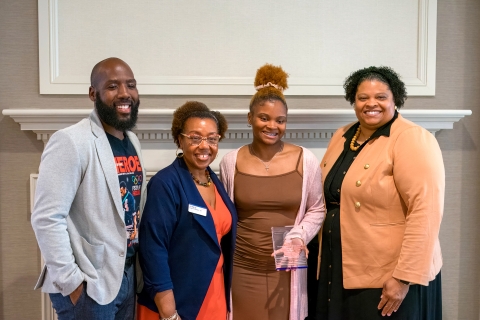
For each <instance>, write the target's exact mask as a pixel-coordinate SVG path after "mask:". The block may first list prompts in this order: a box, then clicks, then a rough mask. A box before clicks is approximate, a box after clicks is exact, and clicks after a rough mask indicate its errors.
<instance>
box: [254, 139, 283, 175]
mask: <svg viewBox="0 0 480 320" xmlns="http://www.w3.org/2000/svg"><path fill="white" fill-rule="evenodd" d="M283 146H284V143H283V141H282V145H281V146H280V149H278V151H277V152H275V154H274V155H273V157H272V158H271V159H270V160H268V161H263V160H262V159H260V157H259V156H257V154H256V153H255V150H253V147H252V145H251V144H249V145H248V150H249V151H250V154H251V155H252V156H254V157H255V158H257V159H258V160H260V162H261V163H262V164H263V166H264V167H265V170H267V171H268V169H270V165H269V163H270V162H271V161H272V160H273V158H275V157H276V156H277V154H279V153H280V152H282V151H283Z"/></svg>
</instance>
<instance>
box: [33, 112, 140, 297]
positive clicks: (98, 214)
mask: <svg viewBox="0 0 480 320" xmlns="http://www.w3.org/2000/svg"><path fill="white" fill-rule="evenodd" d="M127 135H128V137H129V138H130V141H131V142H132V144H133V145H134V147H135V150H136V151H137V154H138V157H139V159H140V164H141V166H142V168H143V169H144V163H143V162H142V158H141V150H140V142H139V141H138V138H137V137H136V136H135V134H134V133H132V132H127ZM143 178H144V179H143V182H144V183H143V185H142V194H141V203H140V211H141V212H142V211H143V205H144V203H145V197H146V189H145V187H146V180H145V169H144V170H143ZM124 219H125V216H124V212H123V207H122V201H121V196H120V184H119V180H118V175H117V170H116V166H115V161H114V156H113V152H112V148H111V147H110V143H109V142H108V138H107V136H106V134H105V131H104V129H103V127H102V124H101V122H100V119H99V117H98V115H97V113H96V111H95V110H94V111H93V112H92V113H91V114H90V116H89V117H88V118H86V119H83V120H82V121H80V122H78V123H77V124H75V125H73V126H70V127H68V128H65V129H62V130H59V131H57V132H56V133H54V134H53V135H52V137H51V138H50V140H49V141H48V143H47V145H46V147H45V150H44V152H43V154H42V159H41V163H40V169H39V176H38V181H37V188H36V193H35V205H34V209H33V213H32V226H33V229H34V231H35V235H36V237H37V241H38V245H39V246H40V250H41V252H42V255H43V257H44V259H45V266H44V268H43V271H42V273H41V275H40V278H39V280H38V282H37V285H36V286H35V289H36V288H39V287H43V288H42V291H43V292H48V293H58V292H60V293H62V294H63V295H64V296H66V295H69V294H70V293H72V292H73V290H75V289H76V288H77V287H78V286H79V285H80V284H81V283H82V282H83V281H86V282H87V294H88V295H89V296H90V297H91V298H92V299H94V300H95V301H96V302H98V303H99V304H102V305H104V304H108V303H110V302H111V301H113V299H114V298H115V297H116V296H117V294H118V291H119V289H120V285H121V283H122V277H123V271H124V265H125V255H126V252H127V238H126V232H125V223H124Z"/></svg>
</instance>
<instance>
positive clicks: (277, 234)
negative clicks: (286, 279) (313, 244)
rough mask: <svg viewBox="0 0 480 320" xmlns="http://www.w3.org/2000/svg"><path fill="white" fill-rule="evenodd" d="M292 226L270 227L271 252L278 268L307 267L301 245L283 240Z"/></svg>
mask: <svg viewBox="0 0 480 320" xmlns="http://www.w3.org/2000/svg"><path fill="white" fill-rule="evenodd" d="M292 228H293V226H287V227H272V240H273V252H274V257H275V268H276V269H277V271H280V270H295V269H302V268H306V267H307V256H306V254H305V250H303V249H302V246H301V245H293V244H292V242H291V241H289V240H287V241H285V237H286V236H287V234H288V232H289V231H290V230H292Z"/></svg>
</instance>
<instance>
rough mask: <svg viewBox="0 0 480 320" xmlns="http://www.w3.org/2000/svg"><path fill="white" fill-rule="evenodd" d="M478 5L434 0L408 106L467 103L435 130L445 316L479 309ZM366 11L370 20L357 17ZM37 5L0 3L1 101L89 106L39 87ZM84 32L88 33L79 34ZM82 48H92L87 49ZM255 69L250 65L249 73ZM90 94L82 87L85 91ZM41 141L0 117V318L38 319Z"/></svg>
mask: <svg viewBox="0 0 480 320" xmlns="http://www.w3.org/2000/svg"><path fill="white" fill-rule="evenodd" d="M479 15H480V2H479V1H478V0H448V1H447V0H439V1H438V33H437V34H438V35H437V95H436V96H435V97H423V98H422V97H414V98H410V99H408V100H407V103H406V106H405V108H413V109H414V108H418V109H420V108H422V109H434V108H435V109H471V110H472V111H473V115H472V116H470V117H467V118H465V119H463V120H461V121H460V122H458V123H455V125H454V129H453V130H443V131H441V132H439V133H437V138H438V141H439V143H440V146H441V148H442V150H443V155H444V161H445V168H446V173H447V195H446V201H445V215H444V220H443V224H442V229H441V243H442V247H443V255H444V261H445V263H444V268H443V270H442V277H443V309H444V319H452V320H453V319H479V315H480V308H479V304H480V289H479V288H480V235H479V234H480V232H478V230H479V229H480V215H479V214H478V212H479V211H480V192H479V181H480V169H479V164H480V153H479V145H480V117H479V114H480V89H479V88H480V38H479V37H478V30H480V19H479V18H480V16H479ZM363 18H366V17H363ZM37 33H38V31H37V2H36V1H34V0H16V1H0V108H1V109H5V108H37V107H38V108H65V107H68V108H91V107H92V105H91V103H90V101H89V100H88V98H87V96H86V95H85V96H40V95H39V94H38V44H37V39H38V35H37ZM85 36H88V35H85ZM87 54H88V53H87ZM252 72H253V71H252ZM85 93H87V88H85ZM195 98H196V97H170V96H164V97H146V96H143V97H142V107H145V108H176V107H178V106H179V105H181V104H182V103H183V102H184V101H185V100H187V99H195ZM197 99H199V100H201V101H204V102H205V103H206V104H207V105H209V106H210V107H213V108H215V109H222V108H245V107H246V106H247V105H248V101H249V97H198V98H197ZM288 102H289V107H290V108H337V107H338V108H348V105H347V103H346V102H345V101H344V100H343V99H342V98H341V97H296V98H291V99H288ZM42 148H43V143H42V142H41V141H37V140H36V137H35V135H34V134H33V133H32V132H25V131H20V128H19V125H18V124H16V123H15V122H14V121H13V120H12V119H11V118H9V117H5V116H3V115H1V114H0V319H40V293H39V292H38V291H37V292H35V291H33V290H32V288H33V285H34V284H35V281H36V278H37V273H38V269H39V263H40V254H39V251H38V249H37V245H36V242H35V238H34V235H33V231H32V228H31V226H30V213H29V203H28V199H29V194H28V192H29V174H30V173H34V172H37V168H38V165H39V161H40V155H41V150H42Z"/></svg>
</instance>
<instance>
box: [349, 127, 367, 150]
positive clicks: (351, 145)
mask: <svg viewBox="0 0 480 320" xmlns="http://www.w3.org/2000/svg"><path fill="white" fill-rule="evenodd" d="M361 131H362V129H361V128H360V126H358V129H357V132H355V135H354V136H353V138H352V141H350V150H352V151H357V150H358V148H360V145H358V146H356V147H355V142H357V139H358V137H359V136H360V132H361ZM367 140H368V139H367Z"/></svg>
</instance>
